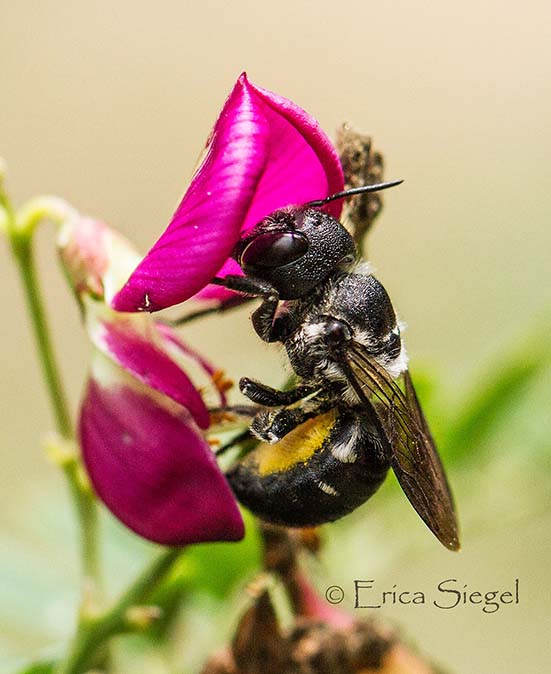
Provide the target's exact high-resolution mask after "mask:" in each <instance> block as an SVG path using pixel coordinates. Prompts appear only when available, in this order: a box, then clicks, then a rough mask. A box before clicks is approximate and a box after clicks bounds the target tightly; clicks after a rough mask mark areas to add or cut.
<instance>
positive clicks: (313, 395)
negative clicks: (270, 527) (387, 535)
mask: <svg viewBox="0 0 551 674" xmlns="http://www.w3.org/2000/svg"><path fill="white" fill-rule="evenodd" d="M395 184H397V182H393V183H381V184H379V185H371V186H365V187H363V188H356V189H354V190H348V191H347V192H341V193H339V194H336V195H333V196H331V197H328V198H327V199H325V200H322V201H316V202H310V203H308V204H306V205H304V206H302V207H298V208H296V207H295V208H287V209H283V210H279V211H276V212H275V213H272V214H271V215H270V216H268V217H267V218H265V219H264V220H262V222H260V223H259V224H258V225H257V226H256V227H255V228H254V229H252V230H251V231H250V232H248V233H247V234H246V235H245V236H244V237H243V238H242V239H241V241H240V242H239V243H238V245H237V247H236V250H235V251H234V257H235V259H236V260H237V261H238V263H239V264H240V266H241V268H242V270H243V272H244V274H245V275H244V276H227V277H225V278H224V279H219V278H217V279H214V281H213V282H214V283H217V284H219V285H223V286H225V287H226V288H230V289H231V290H235V291H238V292H240V293H245V294H247V295H250V296H254V297H260V298H262V303H261V305H260V307H259V308H258V309H256V311H255V312H254V313H253V315H252V323H253V326H254V329H255V330H256V332H257V333H258V335H259V336H260V337H261V339H263V340H264V341H266V342H281V343H282V344H283V346H284V347H285V349H286V351H287V354H288V357H289V360H290V363H291V366H292V368H293V370H294V372H295V374H296V375H297V377H298V378H299V380H300V383H299V385H298V386H296V387H295V388H293V389H292V390H288V391H279V390H275V389H273V388H270V387H268V386H265V385H264V384H261V383H260V382H258V381H255V380H253V379H249V378H243V379H241V381H240V383H239V386H240V389H241V391H242V393H243V394H244V395H245V396H247V398H249V399H250V400H251V401H253V402H254V403H256V404H257V405H260V406H261V407H260V408H259V411H258V412H257V413H256V415H255V417H254V419H253V421H252V423H251V426H250V430H251V432H252V433H253V434H254V435H255V436H256V437H257V438H258V439H259V440H260V441H261V442H260V444H258V445H257V446H256V447H255V448H254V449H253V450H252V451H251V452H249V453H248V454H247V455H246V456H245V457H244V458H242V459H240V460H239V461H238V462H237V463H236V464H235V465H234V466H233V467H231V468H230V470H229V471H228V473H227V477H228V479H229V481H230V484H231V486H232V488H233V490H234V492H235V494H236V496H237V498H238V499H239V500H240V501H241V502H242V503H243V504H244V505H245V506H246V507H248V508H250V509H251V510H252V511H253V512H254V513H256V514H257V515H258V516H259V517H261V518H262V519H265V520H268V521H271V522H274V523H278V524H283V525H285V526H291V527H296V526H299V527H300V526H314V525H317V524H321V523H324V522H328V521H332V520H336V519H338V518H340V517H342V516H343V515H346V514H347V513H349V512H351V511H352V510H354V509H355V508H357V507H358V506H359V505H361V504H362V503H364V502H365V501H366V500H367V499H368V498H369V497H370V496H371V495H372V494H373V493H374V492H375V491H376V490H377V489H378V488H379V486H380V485H381V483H382V482H383V480H384V479H385V476H386V474H387V472H388V470H389V468H392V469H393V470H394V472H395V474H396V476H397V478H398V480H399V482H400V485H401V486H402V489H403V490H404V492H405V494H406V496H407V497H408V499H409V500H410V502H411V504H412V505H413V507H414V508H415V510H416V511H417V513H418V514H419V515H420V517H421V518H422V519H423V521H424V522H425V523H426V524H427V526H428V527H429V529H430V530H431V531H432V532H433V533H434V534H435V536H436V537H437V538H438V540H439V541H440V542H441V543H442V544H443V545H445V546H446V547H447V548H449V549H451V550H457V549H459V537H458V527H457V521H456V516H455V512H454V505H453V500H452V496H451V493H450V489H449V486H448V483H447V480H446V476H445V474H444V470H443V467H442V464H441V462H440V459H439V456H438V453H437V450H436V447H435V444H434V441H433V439H432V436H431V433H430V431H429V428H428V425H427V422H426V420H425V417H424V415H423V412H422V410H421V407H420V405H419V402H418V399H417V396H416V394H415V389H414V388H413V384H412V381H411V378H410V375H409V372H408V369H407V363H408V358H407V354H406V351H405V348H404V345H403V343H402V340H401V336H400V325H399V322H398V321H397V318H396V314H395V312H394V309H393V307H392V304H391V302H390V299H389V297H388V294H387V292H386V290H385V289H384V288H383V286H382V285H381V284H380V283H379V281H377V279H376V278H375V277H374V276H373V275H372V274H371V272H370V268H369V265H368V264H367V263H365V262H362V261H358V251H357V249H356V245H355V243H354V241H353V239H352V237H351V236H350V234H349V233H348V231H347V230H346V229H345V227H344V226H343V225H342V224H341V223H340V222H339V221H338V220H336V219H335V218H333V217H331V216H330V215H328V214H327V213H326V212H324V211H323V210H321V208H320V207H321V206H323V205H324V204H325V203H327V202H328V201H331V200H333V199H337V198H343V197H345V196H348V195H350V194H356V193H359V192H367V191H375V190H378V189H384V188H386V187H390V186H392V185H395ZM400 384H401V385H400Z"/></svg>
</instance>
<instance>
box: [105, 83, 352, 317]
mask: <svg viewBox="0 0 551 674" xmlns="http://www.w3.org/2000/svg"><path fill="white" fill-rule="evenodd" d="M342 186H343V176H342V169H341V165H340V162H339V159H338V156H337V154H336V151H335V149H334V148H333V146H332V144H331V142H330V140H329V138H328V137H327V136H326V135H325V133H324V132H323V131H322V130H321V128H320V127H319V126H318V124H317V122H316V121H315V120H314V119H313V118H312V117H310V116H309V115H307V114H306V112H304V110H302V109H301V108H299V107H298V106H297V105H295V104H294V103H292V102H291V101H289V100H287V99H285V98H282V97H281V96H277V95H275V94H273V93H271V92H269V91H266V90H265V89H261V88H259V87H256V86H254V85H253V84H251V83H250V82H249V81H248V80H247V78H246V76H245V74H243V75H241V77H240V78H239V79H238V81H237V83H236V85H235V87H234V89H233V91H232V92H231V94H230V96H229V98H228V100H227V102H226V104H225V106H224V109H223V110H222V113H221V115H220V117H219V118H218V121H217V122H216V125H215V127H214V130H213V133H212V135H211V139H210V143H209V145H208V149H207V154H206V158H205V160H204V161H203V163H202V165H201V166H200V168H199V170H198V171H197V173H196V175H195V177H194V178H193V181H192V183H191V185H190V187H189V189H188V191H187V192H186V194H185V195H184V198H183V199H182V202H181V203H180V205H179V207H178V209H177V210H176V213H175V214H174V216H173V218H172V220H171V222H170V224H169V226H168V228H167V229H166V231H165V232H164V234H163V235H162V236H161V238H160V239H159V240H158V241H157V243H156V244H155V245H154V246H153V248H152V249H151V250H150V251H149V253H148V254H147V255H146V256H145V258H144V259H143V260H142V262H141V263H140V264H139V265H138V267H137V268H136V270H135V271H134V273H133V274H132V275H131V277H130V279H129V280H128V282H127V283H126V285H125V286H124V287H123V288H122V290H121V291H120V292H119V293H118V294H117V295H116V296H115V298H114V300H113V307H114V308H115V309H117V310H119V311H136V310H146V311H156V310H158V309H162V308H164V307H167V306H171V305H173V304H177V303H179V302H182V301H184V300H186V299H188V298H189V297H191V296H192V295H194V294H196V293H197V292H199V291H200V290H201V289H202V288H204V287H205V286H206V285H207V284H208V282H209V281H210V279H212V277H213V276H214V275H215V274H216V273H217V272H219V271H220V272H221V273H227V271H228V269H229V267H230V266H232V261H228V258H229V256H230V254H231V251H232V249H233V247H234V246H235V244H236V242H237V240H238V239H239V235H240V232H241V231H245V230H247V229H250V228H251V227H253V226H254V225H255V224H256V223H257V222H258V221H259V220H261V219H262V218H263V217H265V216H266V215H268V214H269V213H271V212H272V211H274V210H276V209H277V208H282V207H284V206H288V205H292V204H301V203H304V202H306V201H309V200H312V199H319V198H322V197H324V196H326V195H327V194H328V193H330V192H336V191H339V190H340V189H342ZM340 209H341V205H340V203H337V202H334V203H332V204H330V205H328V207H327V210H328V211H329V212H331V213H332V214H334V215H337V216H338V215H339V213H340ZM225 263H226V264H225ZM208 294H209V297H214V298H222V297H226V296H227V295H228V292H227V291H224V290H223V289H212V290H211V289H209V291H208Z"/></svg>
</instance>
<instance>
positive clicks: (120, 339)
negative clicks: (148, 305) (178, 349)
mask: <svg viewBox="0 0 551 674" xmlns="http://www.w3.org/2000/svg"><path fill="white" fill-rule="evenodd" d="M132 318H138V317H137V316H134V317H132ZM132 318H130V319H126V320H124V319H117V320H113V321H111V322H109V321H103V322H101V323H100V330H99V332H97V333H95V334H93V335H92V339H93V341H94V343H95V345H96V346H97V347H98V348H99V349H100V350H101V351H102V352H103V353H105V354H106V355H107V356H109V357H110V358H112V359H113V360H115V362H117V363H118V364H119V365H120V366H121V367H122V368H123V369H125V370H126V371H128V372H130V373H131V374H132V375H134V377H136V378H137V379H139V380H140V381H141V382H143V383H144V384H146V385H147V386H150V387H151V388H153V389H155V390H157V391H160V392H161V393H164V394H165V395H167V396H169V397H170V398H172V399H173V400H175V401H176V402H177V403H179V404H180V405H182V406H183V407H185V408H186V409H187V410H189V411H190V412H191V414H192V415H193V418H194V419H195V421H196V423H197V424H198V425H199V426H200V427H201V428H208V426H209V422H210V420H209V413H208V410H207V408H206V407H205V403H204V402H203V399H202V398H201V395H200V393H199V392H198V391H197V389H196V388H195V386H194V385H193V383H192V381H191V380H190V379H189V377H188V376H187V374H186V373H185V372H184V371H183V370H182V369H181V368H180V367H179V366H178V365H177V364H176V363H175V362H174V361H173V360H172V359H171V358H170V357H169V356H168V354H166V353H165V352H164V351H163V350H162V349H161V348H160V346H158V345H156V344H155V343H154V341H153V339H154V337H155V331H156V327H155V326H153V325H151V326H150V330H151V335H150V338H149V339H148V338H147V336H146V335H143V334H141V333H139V332H138V331H137V329H135V328H134V326H133V325H132ZM140 318H145V316H143V317H140Z"/></svg>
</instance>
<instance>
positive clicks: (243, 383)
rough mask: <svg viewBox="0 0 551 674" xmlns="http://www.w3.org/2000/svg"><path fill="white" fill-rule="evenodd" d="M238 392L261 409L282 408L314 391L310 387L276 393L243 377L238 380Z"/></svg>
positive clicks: (274, 390)
mask: <svg viewBox="0 0 551 674" xmlns="http://www.w3.org/2000/svg"><path fill="white" fill-rule="evenodd" d="M239 390H240V391H241V393H242V394H243V395H245V396H247V398H248V399H249V400H252V402H253V403H257V404H258V405H262V406H263V407H283V406H285V405H292V404H293V403H296V402H298V401H299V400H302V398H305V397H306V396H308V395H310V394H311V393H314V391H315V390H316V389H315V388H314V387H312V386H297V387H295V388H293V389H291V390H289V391H278V390H277V389H275V388H272V387H271V386H266V384H261V383H260V382H258V381H255V380H254V379H249V378H248V377H243V378H242V379H240V380H239Z"/></svg>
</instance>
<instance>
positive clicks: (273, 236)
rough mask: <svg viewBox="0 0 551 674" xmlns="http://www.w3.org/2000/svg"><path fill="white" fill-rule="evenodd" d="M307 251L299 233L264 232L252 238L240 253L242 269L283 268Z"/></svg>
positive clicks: (304, 238)
mask: <svg viewBox="0 0 551 674" xmlns="http://www.w3.org/2000/svg"><path fill="white" fill-rule="evenodd" d="M307 250H308V239H307V238H306V236H305V235H304V234H302V233H301V232H266V233H265V234H260V235H259V236H257V237H256V238H254V239H253V240H252V241H251V242H250V243H249V244H248V245H247V246H246V247H245V249H244V251H243V252H242V253H241V258H240V264H241V266H243V267H264V268H273V267H283V266H284V265H286V264H289V263H290V262H294V261H295V260H298V258H299V257H302V256H303V255H304V254H305V253H306V251H307Z"/></svg>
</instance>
